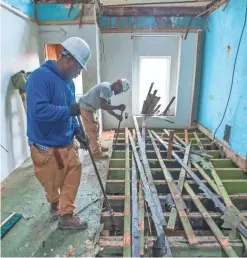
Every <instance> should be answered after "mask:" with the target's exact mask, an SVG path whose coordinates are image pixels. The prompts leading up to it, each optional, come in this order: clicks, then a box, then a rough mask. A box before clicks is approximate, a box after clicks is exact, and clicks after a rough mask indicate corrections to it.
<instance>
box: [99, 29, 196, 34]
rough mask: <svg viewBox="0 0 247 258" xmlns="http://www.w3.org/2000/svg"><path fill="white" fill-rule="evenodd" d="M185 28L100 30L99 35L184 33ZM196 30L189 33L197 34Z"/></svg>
mask: <svg viewBox="0 0 247 258" xmlns="http://www.w3.org/2000/svg"><path fill="white" fill-rule="evenodd" d="M186 30H187V29H186V28H171V29H152V28H146V29H130V28H128V29H126V28H119V29H117V28H107V29H105V28H103V29H100V32H101V33H169V32H170V33H172V32H174V33H185V32H186ZM198 30H200V29H199V28H198V29H193V28H192V29H190V31H191V32H197V31H198Z"/></svg>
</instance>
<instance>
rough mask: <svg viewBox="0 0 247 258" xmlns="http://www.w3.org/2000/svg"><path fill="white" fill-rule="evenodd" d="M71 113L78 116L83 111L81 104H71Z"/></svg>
mask: <svg viewBox="0 0 247 258" xmlns="http://www.w3.org/2000/svg"><path fill="white" fill-rule="evenodd" d="M69 110H70V115H71V116H78V115H80V113H81V110H80V105H79V104H77V103H76V104H70V105H69Z"/></svg>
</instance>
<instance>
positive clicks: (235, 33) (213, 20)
mask: <svg viewBox="0 0 247 258" xmlns="http://www.w3.org/2000/svg"><path fill="white" fill-rule="evenodd" d="M246 4H247V3H246V1H230V3H229V5H228V6H227V8H226V10H225V11H223V8H224V7H222V8H219V9H218V10H216V11H214V12H213V13H212V14H211V15H210V16H209V17H208V27H209V31H206V32H205V35H204V36H205V42H204V54H203V67H202V81H201V90H200V105H199V106H200V109H199V115H198V121H199V123H201V124H202V125H204V126H205V127H207V128H208V129H209V130H210V131H211V132H212V133H214V132H215V130H216V128H217V127H218V126H219V123H220V121H221V119H222V117H223V113H224V110H225V108H226V103H227V99H228V97H229V93H230V88H231V81H232V75H233V67H234V60H235V57H236V52H237V47H238V44H239V40H240V35H241V31H242V28H243V24H244V19H245V10H246ZM246 45H247V28H246V26H245V30H244V32H243V37H242V42H241V45H240V48H239V53H238V58H237V62H236V68H235V76H234V80H233V87H232V93H231V97H230V100H229V105H228V108H227V110H226V115H225V118H224V120H223V122H222V124H221V126H220V128H219V129H218V131H217V133H216V138H218V139H219V140H222V139H223V136H224V130H225V125H226V124H228V125H230V126H231V134H230V141H229V145H230V146H231V148H232V149H233V150H234V151H235V152H238V153H239V154H240V155H242V156H243V157H245V156H246V154H247V119H246V117H247V73H246V67H247V52H246V50H247V48H246Z"/></svg>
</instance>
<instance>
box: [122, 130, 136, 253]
mask: <svg viewBox="0 0 247 258" xmlns="http://www.w3.org/2000/svg"><path fill="white" fill-rule="evenodd" d="M132 163H134V162H132ZM130 232H131V221H130V159H129V137H128V128H125V199H124V247H123V256H124V257H131V235H130Z"/></svg>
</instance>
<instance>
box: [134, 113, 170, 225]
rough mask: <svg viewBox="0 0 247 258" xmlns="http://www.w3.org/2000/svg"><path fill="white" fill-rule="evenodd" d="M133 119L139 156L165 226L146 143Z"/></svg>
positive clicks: (159, 215) (159, 216)
mask: <svg viewBox="0 0 247 258" xmlns="http://www.w3.org/2000/svg"><path fill="white" fill-rule="evenodd" d="M133 119H134V124H135V129H136V134H137V139H138V143H139V147H140V150H139V155H140V157H141V160H142V164H143V168H144V171H145V174H146V176H147V180H148V183H149V187H150V190H151V192H152V196H153V201H154V203H155V206H156V209H157V212H158V213H157V216H158V218H159V219H160V221H161V223H162V224H163V225H165V224H166V221H165V217H164V213H163V210H162V207H161V204H160V200H159V196H158V193H157V190H156V187H155V184H154V181H153V176H152V172H151V169H150V166H149V162H148V158H147V156H146V151H145V143H144V140H143V139H142V137H141V134H140V130H139V126H138V123H137V120H136V117H135V116H133ZM139 170H140V169H139ZM143 183H144V182H143Z"/></svg>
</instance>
